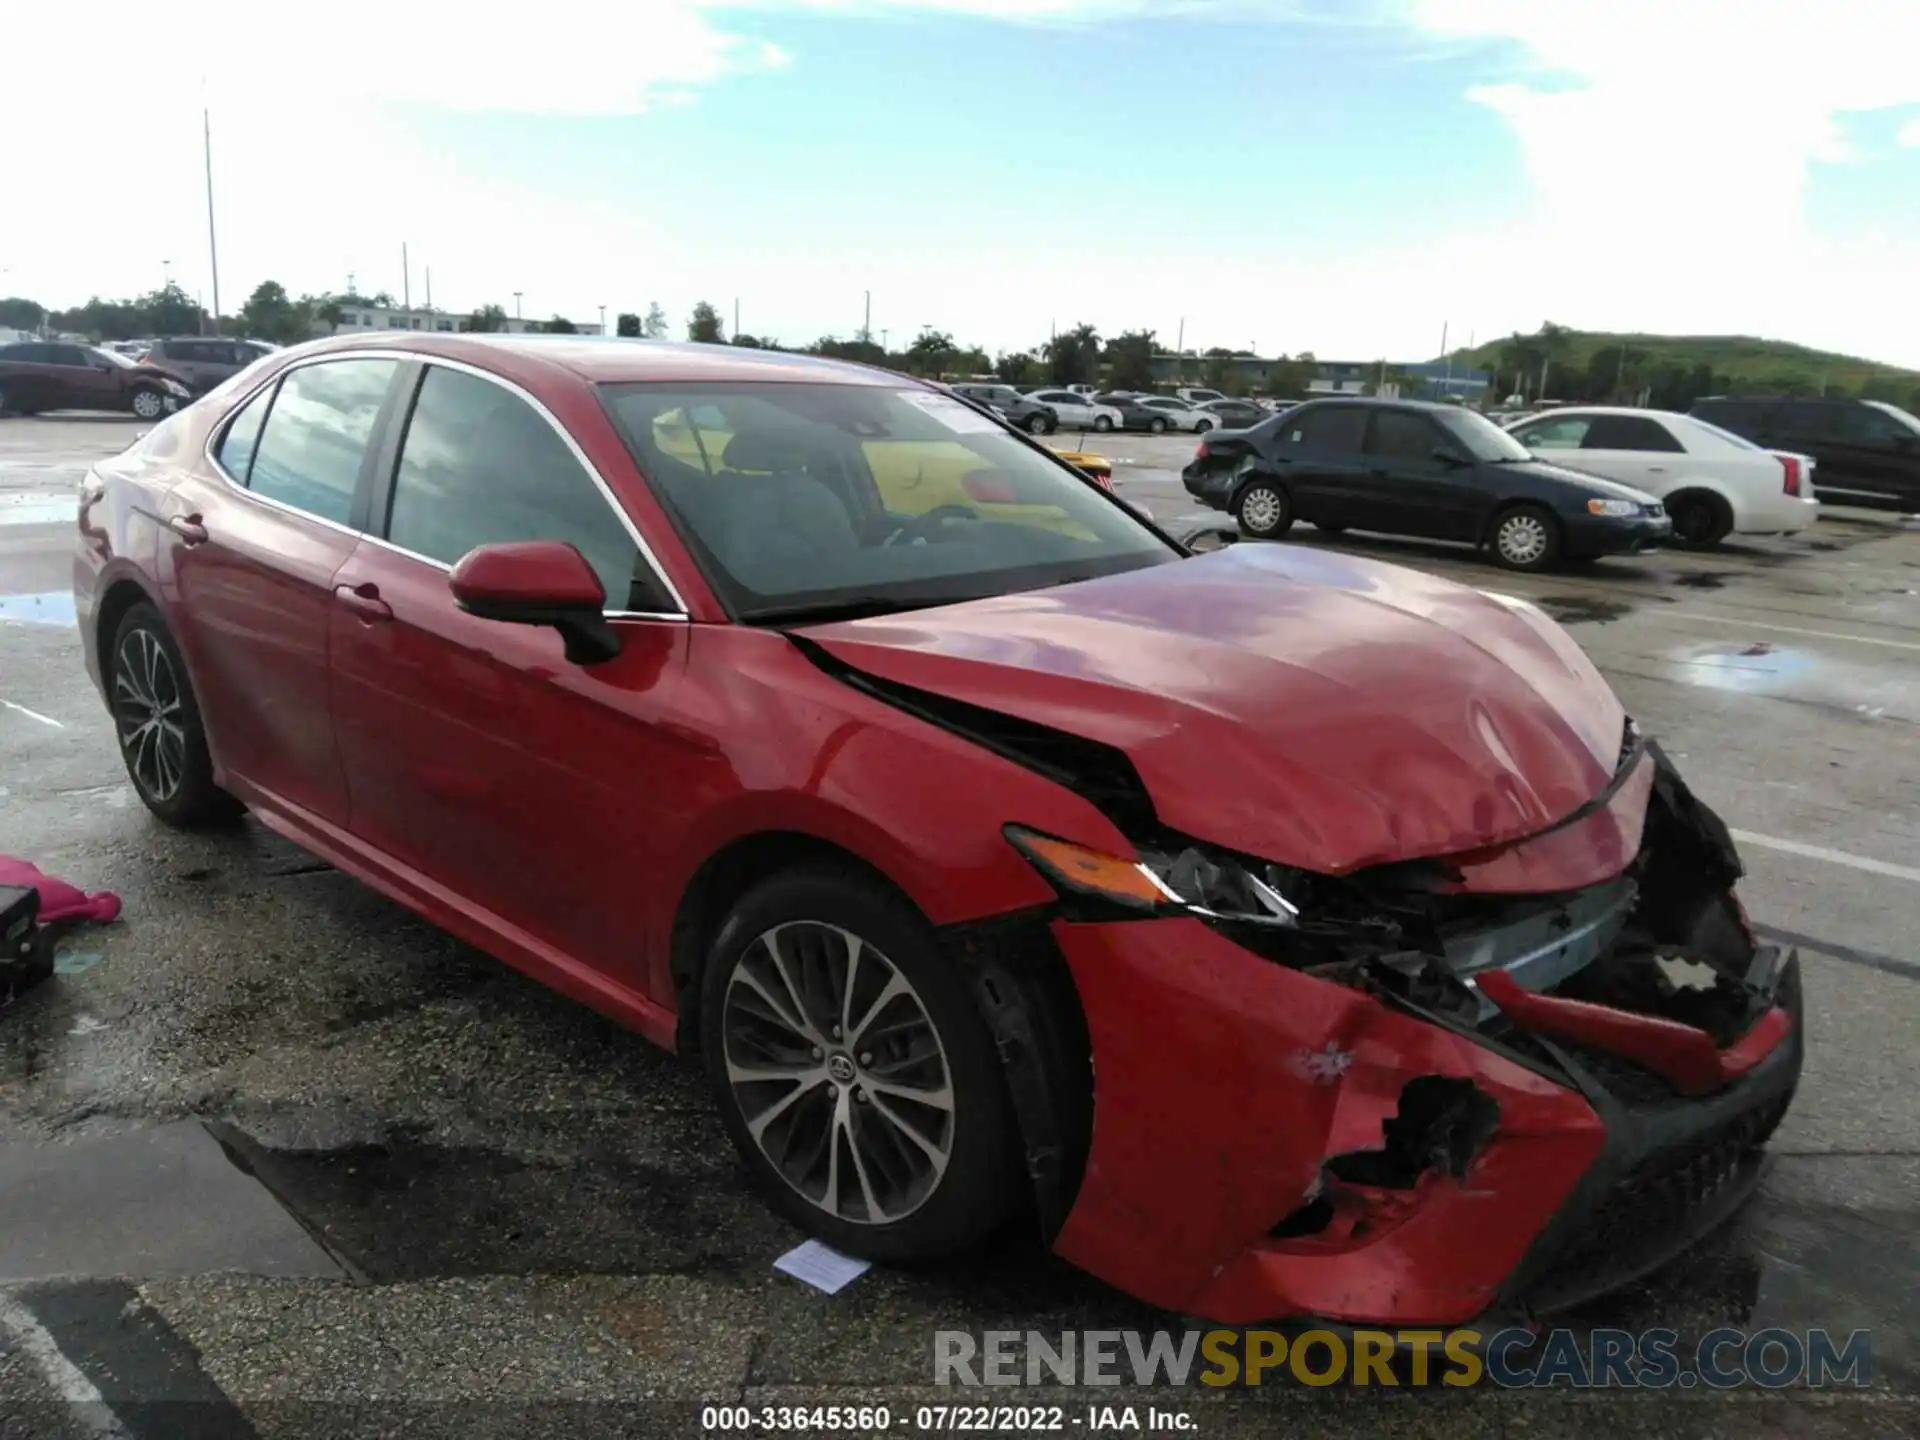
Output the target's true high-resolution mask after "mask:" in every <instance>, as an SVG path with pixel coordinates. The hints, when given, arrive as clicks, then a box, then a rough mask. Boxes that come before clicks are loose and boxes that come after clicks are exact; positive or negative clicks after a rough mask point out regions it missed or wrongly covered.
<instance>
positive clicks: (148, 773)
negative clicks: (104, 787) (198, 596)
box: [104, 601, 241, 829]
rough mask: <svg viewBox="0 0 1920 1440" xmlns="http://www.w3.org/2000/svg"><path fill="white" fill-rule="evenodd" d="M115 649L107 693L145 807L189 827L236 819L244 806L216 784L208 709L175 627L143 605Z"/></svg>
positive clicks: (124, 624)
mask: <svg viewBox="0 0 1920 1440" xmlns="http://www.w3.org/2000/svg"><path fill="white" fill-rule="evenodd" d="M112 643H113V649H112V652H111V653H110V655H109V657H108V660H107V664H106V666H105V667H104V669H105V674H106V681H107V695H108V700H109V704H110V705H111V707H112V710H113V728H114V734H115V736H116V738H117V739H118V740H119V742H120V758H121V759H122V760H123V761H124V762H125V763H126V767H127V778H128V779H130V780H132V781H133V789H134V793H135V794H136V795H138V796H139V797H140V803H141V804H143V805H145V806H146V807H147V809H149V810H151V811H152V812H153V813H154V814H155V815H157V816H159V817H160V819H162V820H164V821H166V823H167V824H169V825H173V826H178V827H180V828H182V829H185V828H189V827H191V826H195V825H203V824H207V823H210V822H214V821H221V820H230V819H232V818H233V817H234V816H235V815H237V814H239V813H240V809H241V806H240V802H239V801H237V800H235V799H234V798H233V796H231V795H229V794H228V793H227V792H226V791H224V790H222V789H221V788H220V787H219V786H218V785H216V784H214V781H213V758H212V756H211V755H209V754H208V752H207V732H206V728H205V726H204V725H203V724H202V723H201V719H200V705H199V702H198V700H196V699H195V698H194V693H193V686H192V684H191V682H190V681H189V680H188V678H187V665H186V661H185V660H184V659H183V658H182V657H181V654H180V647H179V646H178V645H177V644H175V643H174V639H173V635H172V632H170V631H169V630H168V629H167V622H166V621H165V620H163V619H161V617H160V612H159V611H158V610H156V609H155V608H154V607H153V606H152V605H150V604H148V603H146V602H144V601H143V602H141V603H140V604H138V605H135V606H134V607H133V608H132V609H131V610H129V611H127V613H126V614H125V615H124V616H122V617H121V620H120V625H119V628H118V629H116V630H115V631H114V635H113V642H112Z"/></svg>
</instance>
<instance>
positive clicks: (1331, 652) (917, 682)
mask: <svg viewBox="0 0 1920 1440" xmlns="http://www.w3.org/2000/svg"><path fill="white" fill-rule="evenodd" d="M805 633H806V635H807V637H808V638H809V639H812V640H814V641H816V642H818V643H819V644H820V645H822V646H823V647H825V648H826V649H827V650H828V651H830V652H831V653H832V654H833V655H835V656H836V657H838V658H839V659H840V660H842V661H844V662H845V663H847V664H849V665H851V666H853V667H855V668H856V669H858V670H862V671H865V672H866V673H867V674H869V675H873V676H876V677H880V678H883V679H887V680H892V681H894V682H896V683H899V684H903V685H910V686H913V687H915V688H917V689H920V690H924V691H929V692H932V693H934V694H938V695H944V696H948V697H950V698H952V699H956V700H963V701H966V702H968V703H970V704H973V705H979V706H984V707H987V708H989V709H992V710H997V711H1000V712H1001V713H1003V714H1008V715H1013V716H1018V717H1020V718H1022V719H1025V720H1029V721H1033V722H1036V723H1039V724H1042V725H1048V726H1051V727H1053V728H1054V729H1057V730H1064V731H1067V732H1069V733H1072V734H1075V735H1079V736H1083V737H1085V738H1087V739H1089V740H1096V741H1100V742H1103V743H1105V744H1107V745H1110V746H1113V747H1115V748H1117V749H1119V750H1121V751H1123V752H1125V753H1126V754H1127V756H1129V757H1130V758H1131V760H1132V761H1133V764H1134V767H1135V768H1136V769H1137V770H1138V771H1139V773H1140V777H1141V779H1142V780H1143V781H1144V782H1145V784H1146V787H1147V791H1148V793H1149V794H1150V795H1151V796H1152V799H1153V804H1154V808H1155V810H1156V811H1157V813H1158V814H1159V816H1160V819H1161V820H1162V821H1163V822H1164V823H1166V824H1167V825H1169V826H1171V827H1173V828H1174V829H1176V830H1179V831H1181V832H1183V833H1185V834H1187V835H1189V836H1192V837H1194V838H1196V839H1200V840H1206V841H1210V842H1212V843H1214V844H1217V845H1222V846H1226V847H1229V848H1232V849H1235V850H1239V851H1241V852H1243V853H1246V854H1250V855H1256V856H1260V857H1263V858H1265V859H1268V860H1272V861H1276V862H1279V863H1281V864H1285V865H1292V866H1297V867H1300V868H1302V869H1308V870H1314V871H1318V872H1321V873H1323V874H1339V873H1343V872H1345V871H1349V870H1353V869H1357V868H1359V867H1362V866H1366V865H1372V864H1378V863H1381V862H1384V861H1391V860H1403V859H1412V858H1416V857H1421V856H1432V855H1448V854H1457V853H1460V852H1463V851H1469V850H1476V849H1480V848H1483V847H1488V846H1494V845H1501V844H1506V843H1508V842H1511V841H1514V840H1518V839H1521V838H1523V837H1525V836H1527V835H1531V834H1533V833H1535V832H1537V831H1539V830H1542V829H1544V828H1546V827H1548V826H1550V825H1552V824H1554V823H1555V822H1556V821H1558V820H1560V819H1562V818H1563V817H1565V816H1566V815H1568V814H1569V813H1570V812H1572V811H1574V810H1576V809H1578V808H1579V807H1580V806H1582V805H1584V804H1585V803H1587V802H1588V801H1589V800H1591V799H1592V798H1593V797H1594V796H1595V795H1597V794H1598V793H1599V792H1600V791H1601V790H1602V789H1603V788H1604V787H1605V786H1606V784H1607V782H1608V781H1609V780H1610V779H1611V778H1612V775H1613V771H1614V767H1615V765H1616V763H1617V761H1618V759H1619V756H1620V750H1621V738H1622V732H1623V728H1624V725H1625V718H1626V717H1625V715H1624V713H1623V711H1622V710H1621V707H1620V703H1619V701H1618V700H1616V699H1615V698H1614V695H1613V693H1612V691H1611V690H1610V689H1609V688H1608V686H1607V683H1606V682H1605V681H1604V680H1603V679H1602V678H1601V677H1600V675H1599V673H1598V672H1597V671H1596V670H1595V669H1594V668H1593V665H1592V664H1591V662H1589V661H1588V660H1587V658H1586V656H1585V655H1584V654H1583V653H1582V652H1581V651H1580V649H1579V647H1578V646H1577V645H1575V644H1574V643H1573V641H1572V640H1571V639H1570V638H1569V637H1568V636H1567V635H1566V633H1565V632H1564V631H1562V630H1561V629H1560V627H1559V626H1558V625H1556V624H1554V623H1553V622H1552V621H1551V620H1549V619H1547V618H1546V616H1545V615H1543V614H1542V613H1541V612H1539V611H1538V610H1536V609H1533V608H1532V607H1529V606H1523V605H1520V604H1518V603H1516V602H1510V601H1503V600H1501V599H1498V598H1495V597H1492V596H1489V595H1486V594H1484V593H1482V592H1480V591H1478V590H1473V589H1470V588H1468V587H1466V586H1463V585H1456V584H1453V583H1451V582H1449V581H1445V580H1439V579H1436V578H1434V577H1431V576H1427V575H1423V574H1420V573H1418V572H1415V571H1412V570H1406V569H1402V568H1400V567H1398V566H1394V565H1385V564H1380V563H1377V562H1374V561H1369V560H1364V559H1359V558H1356V557H1353V556H1348V555H1340V554H1335V553H1332V552H1328V551H1322V550H1313V549H1308V548H1304V547H1296V546H1270V545H1251V544H1250V545H1237V546H1233V547H1231V548H1229V549H1224V550H1220V551H1217V552H1215V553H1212V554H1208V555H1202V556H1197V557H1195V558H1193V559H1189V560H1182V561H1179V562H1176V563H1173V564H1167V565H1160V566H1155V567H1152V568H1150V569H1146V570H1138V571H1134V572H1132V573H1129V574H1125V575H1116V576H1111V577H1108V578H1105V579H1100V580H1089V581H1083V582H1080V583H1078V584H1073V585H1063V586H1059V587H1056V588H1054V589H1050V590H1041V591H1032V592H1028V593H1025V594H1016V595H1006V596H999V597H995V598H992V599H987V600H980V601H973V602H969V603H966V604H960V605H950V606H943V607H940V608H937V609H931V610H918V611H911V612H907V613H904V614H900V615H894V616H886V617H882V618H877V619H869V620H857V621H849V622H844V623H839V624H833V625H822V626H816V627H810V628H808V629H807V631H806V632H805ZM1008 818H1009V819H1010V820H1012V819H1018V818H1019V817H1017V816H1009V817H1008Z"/></svg>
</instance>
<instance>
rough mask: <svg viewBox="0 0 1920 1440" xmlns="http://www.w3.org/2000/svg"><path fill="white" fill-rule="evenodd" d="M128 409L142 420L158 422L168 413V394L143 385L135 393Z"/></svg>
mask: <svg viewBox="0 0 1920 1440" xmlns="http://www.w3.org/2000/svg"><path fill="white" fill-rule="evenodd" d="M128 407H129V408H130V409H131V410H132V411H133V413H134V415H135V416H136V417H137V418H138V419H141V420H158V419H161V418H162V417H163V416H165V415H166V413H167V396H166V392H165V391H162V390H156V389H154V388H153V387H152V386H151V385H142V386H141V387H140V388H139V389H138V390H135V391H134V392H133V398H132V399H131V400H129V401H128Z"/></svg>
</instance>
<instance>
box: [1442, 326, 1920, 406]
mask: <svg viewBox="0 0 1920 1440" xmlns="http://www.w3.org/2000/svg"><path fill="white" fill-rule="evenodd" d="M1522 338H1523V339H1524V340H1527V341H1532V342H1534V343H1536V344H1537V343H1539V340H1540V337H1538V336H1525V337H1522ZM1563 343H1564V345H1565V351H1564V354H1563V355H1562V356H1561V357H1560V358H1559V359H1557V360H1556V361H1555V367H1554V368H1556V369H1571V370H1577V371H1583V372H1584V371H1587V370H1589V369H1590V367H1591V366H1592V364H1593V361H1594V357H1595V355H1596V354H1598V352H1601V351H1605V352H1606V355H1605V356H1603V357H1602V369H1606V368H1608V366H1609V363H1610V362H1612V361H1613V360H1615V359H1617V357H1618V355H1619V348H1620V347H1621V346H1623V345H1624V346H1625V347H1626V351H1627V360H1628V363H1629V365H1630V366H1639V367H1643V368H1655V369H1666V368H1668V367H1672V368H1674V369H1679V370H1687V371H1692V370H1696V369H1699V368H1702V367H1704V368H1706V369H1710V370H1711V371H1712V373H1713V375H1714V377H1715V383H1716V384H1721V383H1725V384H1726V386H1727V388H1730V389H1735V390H1754V389H1763V388H1764V389H1780V390H1794V391H1803V392H1805V393H1807V394H1814V393H1817V392H1818V390H1819V388H1820V386H1821V384H1822V383H1824V384H1825V385H1826V386H1827V388H1828V390H1829V392H1830V393H1836V394H1838V393H1845V394H1849V395H1858V394H1860V393H1861V392H1862V391H1863V390H1865V389H1866V388H1867V387H1868V386H1869V385H1870V384H1872V385H1873V389H1874V390H1875V391H1876V392H1886V398H1888V399H1894V398H1898V399H1901V400H1904V399H1906V398H1907V397H1908V395H1909V394H1910V393H1911V392H1912V391H1913V390H1915V389H1916V388H1917V387H1920V370H1907V369H1903V368H1901V367H1900V366H1898V365H1883V364H1880V363H1879V362H1877V361H1873V360H1863V359H1861V358H1860V357H1859V356H1855V355H1835V354H1833V353H1831V352H1829V351H1825V350H1814V349H1811V348H1809V347H1808V346H1805V345H1794V344H1791V343H1789V342H1788V341H1785V340H1761V339H1758V338H1756V337H1754V336H1751V335H1639V334H1612V333H1608V332H1605V331H1591V330H1570V331H1567V332H1566V334H1565V337H1564V341H1563ZM1512 344H1513V341H1512V338H1511V337H1509V338H1507V339H1502V340H1493V341H1489V342H1488V343H1487V344H1485V345H1481V346H1478V347H1476V348H1475V349H1473V350H1472V351H1469V352H1461V353H1462V354H1463V355H1466V356H1467V357H1469V359H1470V363H1471V364H1472V365H1473V366H1474V367H1475V368H1476V369H1487V370H1494V369H1499V368H1501V365H1502V360H1503V356H1504V357H1506V358H1507V359H1508V360H1509V361H1510V359H1511V351H1510V350H1509V349H1508V347H1509V346H1511V345H1512ZM1459 359H1460V357H1459V356H1456V359H1455V363H1456V364H1457V363H1459ZM1874 382H1878V383H1877V384H1875V383H1874Z"/></svg>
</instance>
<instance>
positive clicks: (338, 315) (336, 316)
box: [310, 295, 347, 335]
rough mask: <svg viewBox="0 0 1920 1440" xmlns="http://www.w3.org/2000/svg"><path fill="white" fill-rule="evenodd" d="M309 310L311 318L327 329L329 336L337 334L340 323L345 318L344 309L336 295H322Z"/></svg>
mask: <svg viewBox="0 0 1920 1440" xmlns="http://www.w3.org/2000/svg"><path fill="white" fill-rule="evenodd" d="M310 308H311V309H312V311H313V318H314V319H316V320H318V321H319V322H320V323H321V324H322V325H325V326H326V327H327V333H328V334H329V335H334V334H337V333H339V330H340V322H341V321H342V320H344V319H346V318H347V313H346V309H345V307H344V306H343V305H342V304H341V302H340V298H339V297H338V296H337V295H322V296H320V297H319V300H318V302H317V303H316V304H314V305H313V306H311V307H310Z"/></svg>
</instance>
